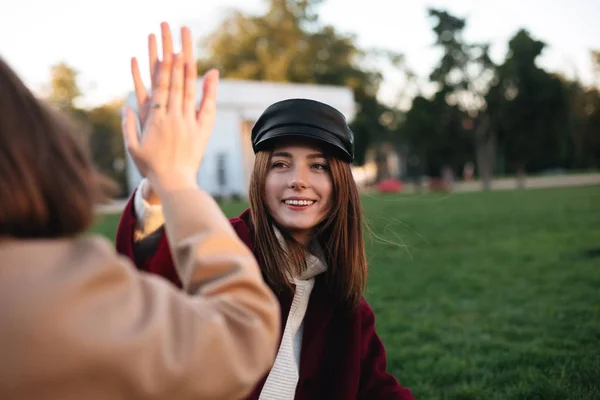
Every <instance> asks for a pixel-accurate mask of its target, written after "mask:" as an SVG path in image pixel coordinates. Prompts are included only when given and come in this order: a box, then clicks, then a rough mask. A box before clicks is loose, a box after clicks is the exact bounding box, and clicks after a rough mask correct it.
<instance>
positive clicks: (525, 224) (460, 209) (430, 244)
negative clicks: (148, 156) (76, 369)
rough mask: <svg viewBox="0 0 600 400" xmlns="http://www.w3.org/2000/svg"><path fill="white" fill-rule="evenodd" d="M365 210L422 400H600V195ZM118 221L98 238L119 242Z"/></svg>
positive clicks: (472, 196) (415, 203)
mask: <svg viewBox="0 0 600 400" xmlns="http://www.w3.org/2000/svg"><path fill="white" fill-rule="evenodd" d="M363 205H364V208H365V212H366V215H367V218H368V220H369V222H370V224H371V228H372V230H373V233H374V234H375V237H374V238H370V237H369V235H367V252H368V257H369V262H370V277H369V285H368V290H367V299H368V300H369V302H370V304H371V305H372V307H373V308H374V309H375V312H376V316H377V330H378V333H379V335H380V336H381V338H382V340H383V341H384V343H385V345H386V349H387V354H388V361H389V370H390V371H391V372H392V373H393V374H394V375H395V376H396V377H398V379H399V380H400V382H401V383H402V384H403V385H405V386H407V387H410V388H411V389H412V390H413V391H414V394H415V396H416V397H417V398H419V399H421V400H425V399H455V400H470V399H545V400H553V399H557V400H558V399H561V400H564V399H590V400H591V399H599V398H600V187H598V186H588V187H580V188H564V189H544V190H527V191H506V192H489V193H461V194H450V195H441V194H427V195H401V196H398V195H394V196H392V195H382V196H365V197H363ZM244 207H245V204H227V205H224V206H223V209H224V211H225V213H226V214H227V215H228V216H232V215H236V214H238V213H239V212H240V211H241V210H243V209H244ZM116 221H117V217H116V216H108V217H105V218H103V219H101V220H100V221H99V224H98V226H97V228H96V231H97V232H101V233H103V234H106V235H107V236H108V237H109V238H112V236H113V234H114V230H115V224H116Z"/></svg>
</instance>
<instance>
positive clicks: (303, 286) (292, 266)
mask: <svg viewBox="0 0 600 400" xmlns="http://www.w3.org/2000/svg"><path fill="white" fill-rule="evenodd" d="M149 48H150V64H151V65H152V63H153V59H154V55H153V54H155V53H156V50H155V49H154V45H153V39H152V38H150V41H149ZM133 79H134V82H140V79H139V71H137V69H135V68H134V70H133ZM136 87H137V88H138V89H139V92H140V94H138V102H139V106H140V108H141V109H142V110H143V109H144V105H145V103H144V102H143V101H140V99H143V93H144V92H143V87H142V85H140V84H136ZM353 141H354V138H353V134H352V131H351V130H350V128H349V127H348V125H347V123H346V121H345V118H344V116H343V115H342V114H341V113H339V112H338V111H337V110H335V109H334V108H332V107H330V106H328V105H326V104H323V103H320V102H317V101H313V100H307V99H290V100H284V101H281V102H278V103H275V104H273V105H271V106H270V107H269V108H268V109H267V110H266V111H265V112H264V113H263V114H262V116H261V117H260V118H259V119H258V121H257V122H256V124H255V126H254V127H253V129H252V144H253V148H254V151H255V154H256V160H255V164H254V169H253V172H252V177H251V183H250V191H249V197H250V198H249V201H250V208H249V209H248V210H246V211H245V212H244V213H242V215H240V216H239V217H238V218H233V219H231V220H230V222H231V224H232V225H233V227H234V229H235V230H236V232H237V234H238V235H239V237H240V238H241V239H242V240H243V241H244V242H245V243H246V244H247V245H248V247H249V248H250V249H251V250H252V251H253V252H254V254H255V255H256V257H257V259H258V260H259V264H260V266H261V269H262V273H263V276H264V277H265V280H266V281H267V282H268V284H269V286H270V287H271V288H272V289H273V291H274V292H275V293H276V295H277V296H278V298H279V301H280V305H281V311H282V337H281V343H280V347H279V351H278V354H277V357H276V360H275V363H274V365H273V368H272V369H271V371H270V372H269V373H268V374H267V375H265V377H264V379H263V380H262V381H261V382H259V384H258V385H257V386H256V388H255V390H254V392H253V393H252V394H251V395H250V396H249V397H248V399H252V400H291V399H297V400H318V399H328V400H329V399H342V400H344V399H365V400H366V399H369V400H371V399H373V400H376V399H402V400H405V399H406V400H408V399H412V398H413V397H412V394H411V392H410V390H408V389H406V388H403V387H402V386H400V385H399V383H398V382H397V381H396V379H395V378H394V377H393V376H392V375H391V374H389V373H388V372H386V356H385V350H384V347H383V345H382V342H381V340H380V339H379V337H378V335H377V334H376V332H375V316H374V313H373V310H372V309H371V307H369V305H368V304H367V302H366V301H365V299H364V298H363V291H364V288H365V284H366V281H367V261H366V257H365V249H364V243H363V237H362V234H363V232H362V223H363V216H362V211H361V205H360V199H359V194H358V189H357V187H356V184H355V181H354V179H353V176H352V172H351V168H350V163H351V162H352V159H353ZM162 212H163V211H162V209H161V202H160V199H159V198H158V197H157V196H156V195H155V191H154V188H153V187H152V183H151V182H149V181H148V180H143V181H142V183H141V184H140V187H139V188H138V189H137V190H136V191H135V193H134V194H133V196H132V198H131V199H130V201H129V203H128V205H127V206H126V208H125V210H124V212H123V215H122V217H121V221H120V224H119V228H118V232H117V241H116V244H117V250H118V251H119V252H120V253H122V254H124V255H126V256H128V257H130V258H132V259H133V260H135V262H136V265H137V266H138V268H139V269H141V270H144V271H149V272H151V273H155V274H158V275H161V276H163V277H165V278H167V279H169V280H171V281H172V282H173V283H175V284H176V285H180V282H179V280H178V279H177V276H176V274H175V273H174V269H173V264H172V261H171V253H170V251H169V244H168V243H169V242H168V237H166V236H165V235H164V232H163V229H162V221H163V219H162V218H163V217H162Z"/></svg>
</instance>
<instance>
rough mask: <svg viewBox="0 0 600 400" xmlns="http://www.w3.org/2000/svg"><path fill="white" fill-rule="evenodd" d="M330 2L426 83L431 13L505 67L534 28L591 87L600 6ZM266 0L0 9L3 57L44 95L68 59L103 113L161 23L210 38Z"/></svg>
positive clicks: (523, 1)
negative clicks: (454, 21) (519, 35)
mask: <svg viewBox="0 0 600 400" xmlns="http://www.w3.org/2000/svg"><path fill="white" fill-rule="evenodd" d="M553 1H554V2H553V3H551V2H549V1H548V0H546V1H541V0H504V1H502V2H500V1H489V0H479V1H477V0H429V1H424V0H404V1H402V0H368V1H367V0H326V1H325V2H324V4H323V5H322V6H321V7H320V8H319V15H320V18H321V19H322V20H323V21H324V22H326V23H329V24H332V25H334V26H335V27H336V28H338V29H339V30H340V31H342V32H345V33H354V34H355V35H356V37H357V41H358V44H359V45H360V46H364V47H379V48H387V49H390V50H394V51H397V52H400V53H402V54H404V55H405V57H406V62H407V63H408V65H409V66H410V68H412V69H413V70H414V71H415V72H416V73H417V75H418V76H419V77H420V80H421V82H422V83H425V82H426V81H427V76H428V74H429V73H430V72H431V70H432V69H433V68H434V66H435V63H436V62H437V60H438V59H439V52H438V51H437V50H436V49H434V48H433V46H432V45H433V42H434V36H433V32H432V29H431V28H432V21H431V20H430V19H429V18H428V17H427V8H428V7H437V8H443V9H446V10H448V11H449V12H450V13H452V14H454V15H457V16H460V17H466V18H467V28H466V30H465V37H466V38H467V39H468V40H472V41H478V42H490V43H491V44H492V48H491V54H492V59H493V60H494V61H496V62H501V61H502V60H503V58H504V56H505V54H506V50H507V43H508V40H509V39H510V37H511V36H512V35H514V34H515V33H516V32H517V30H518V29H520V28H525V29H527V30H528V31H529V32H530V34H532V35H533V37H534V38H536V39H538V40H542V41H544V42H545V43H546V44H547V45H548V47H547V48H546V50H545V51H544V53H543V55H542V56H541V57H540V62H539V66H541V67H544V68H546V69H548V70H551V71H558V72H562V73H564V74H566V75H567V76H569V77H574V76H577V77H579V79H581V80H582V81H583V82H584V83H587V84H589V83H591V82H592V79H593V76H592V65H591V61H590V56H589V52H590V50H591V49H598V50H600V24H599V23H597V21H598V17H599V16H600V0H569V1H567V0H553ZM266 4H267V1H265V0H218V1H216V0H194V1H190V0H166V1H165V0H102V1H95V2H84V1H75V0H20V1H19V2H17V1H11V2H6V4H4V5H3V6H2V9H1V12H0V56H2V57H3V58H4V59H5V60H6V61H7V62H8V63H9V64H10V65H11V66H12V67H13V68H14V69H15V70H16V71H17V73H18V74H19V75H20V76H21V78H23V79H24V80H25V82H26V83H27V84H28V85H29V86H30V87H31V88H32V89H33V90H35V91H37V92H39V93H41V91H42V90H43V88H44V86H45V85H47V83H48V81H49V79H50V66H51V65H52V64H55V63H57V62H60V61H64V62H66V63H68V64H69V65H71V66H73V67H74V68H75V69H76V70H77V71H78V72H79V84H80V87H81V89H82V91H83V92H84V94H85V97H84V98H83V99H82V101H81V104H82V105H84V106H93V105H98V104H102V103H104V102H108V101H111V100H114V99H118V98H121V97H123V96H124V95H126V94H127V93H128V92H130V91H131V90H132V83H131V77H130V70H129V60H130V58H131V57H132V56H136V57H138V58H139V59H140V61H141V68H142V71H143V76H144V77H145V78H147V77H148V73H147V60H146V57H147V53H146V49H147V47H146V43H147V42H146V40H147V35H148V33H150V32H155V33H158V32H159V24H160V22H161V21H167V22H169V23H170V24H171V27H172V29H174V30H178V28H179V27H180V26H182V25H187V26H189V27H190V28H191V29H192V33H193V35H194V36H196V37H198V38H200V37H202V36H204V35H206V34H208V33H209V32H210V31H212V30H213V29H214V28H216V27H217V26H218V24H219V21H221V20H222V18H223V16H224V15H225V12H226V10H227V9H228V8H236V9H241V10H244V11H247V12H251V13H259V12H261V11H264V10H265V8H266ZM385 73H386V76H385V77H386V81H385V83H384V85H383V87H382V93H381V96H382V97H383V98H384V100H388V101H391V100H393V99H394V98H395V95H396V93H397V92H398V91H399V90H401V89H402V87H403V82H404V81H403V80H402V77H401V76H400V75H399V74H398V73H397V72H395V71H393V70H391V69H389V68H387V69H385Z"/></svg>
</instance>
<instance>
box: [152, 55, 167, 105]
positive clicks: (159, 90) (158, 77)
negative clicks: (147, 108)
mask: <svg viewBox="0 0 600 400" xmlns="http://www.w3.org/2000/svg"><path fill="white" fill-rule="evenodd" d="M154 76H155V83H154V84H153V85H152V86H153V88H152V93H151V100H152V101H151V102H152V105H151V107H155V106H156V105H160V107H161V108H163V109H166V105H167V100H168V97H169V82H170V80H171V65H167V64H165V63H164V62H160V61H159V62H158V63H156V71H155V72H154Z"/></svg>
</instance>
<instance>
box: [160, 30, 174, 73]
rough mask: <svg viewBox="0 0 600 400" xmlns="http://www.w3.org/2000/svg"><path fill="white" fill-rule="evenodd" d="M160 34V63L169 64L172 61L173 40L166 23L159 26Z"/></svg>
mask: <svg viewBox="0 0 600 400" xmlns="http://www.w3.org/2000/svg"><path fill="white" fill-rule="evenodd" d="M160 32H161V35H162V52H163V57H162V62H163V63H166V64H171V62H172V61H173V38H172V36H171V28H170V27H169V24H167V23H166V22H163V23H162V24H160ZM169 66H170V65H169Z"/></svg>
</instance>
